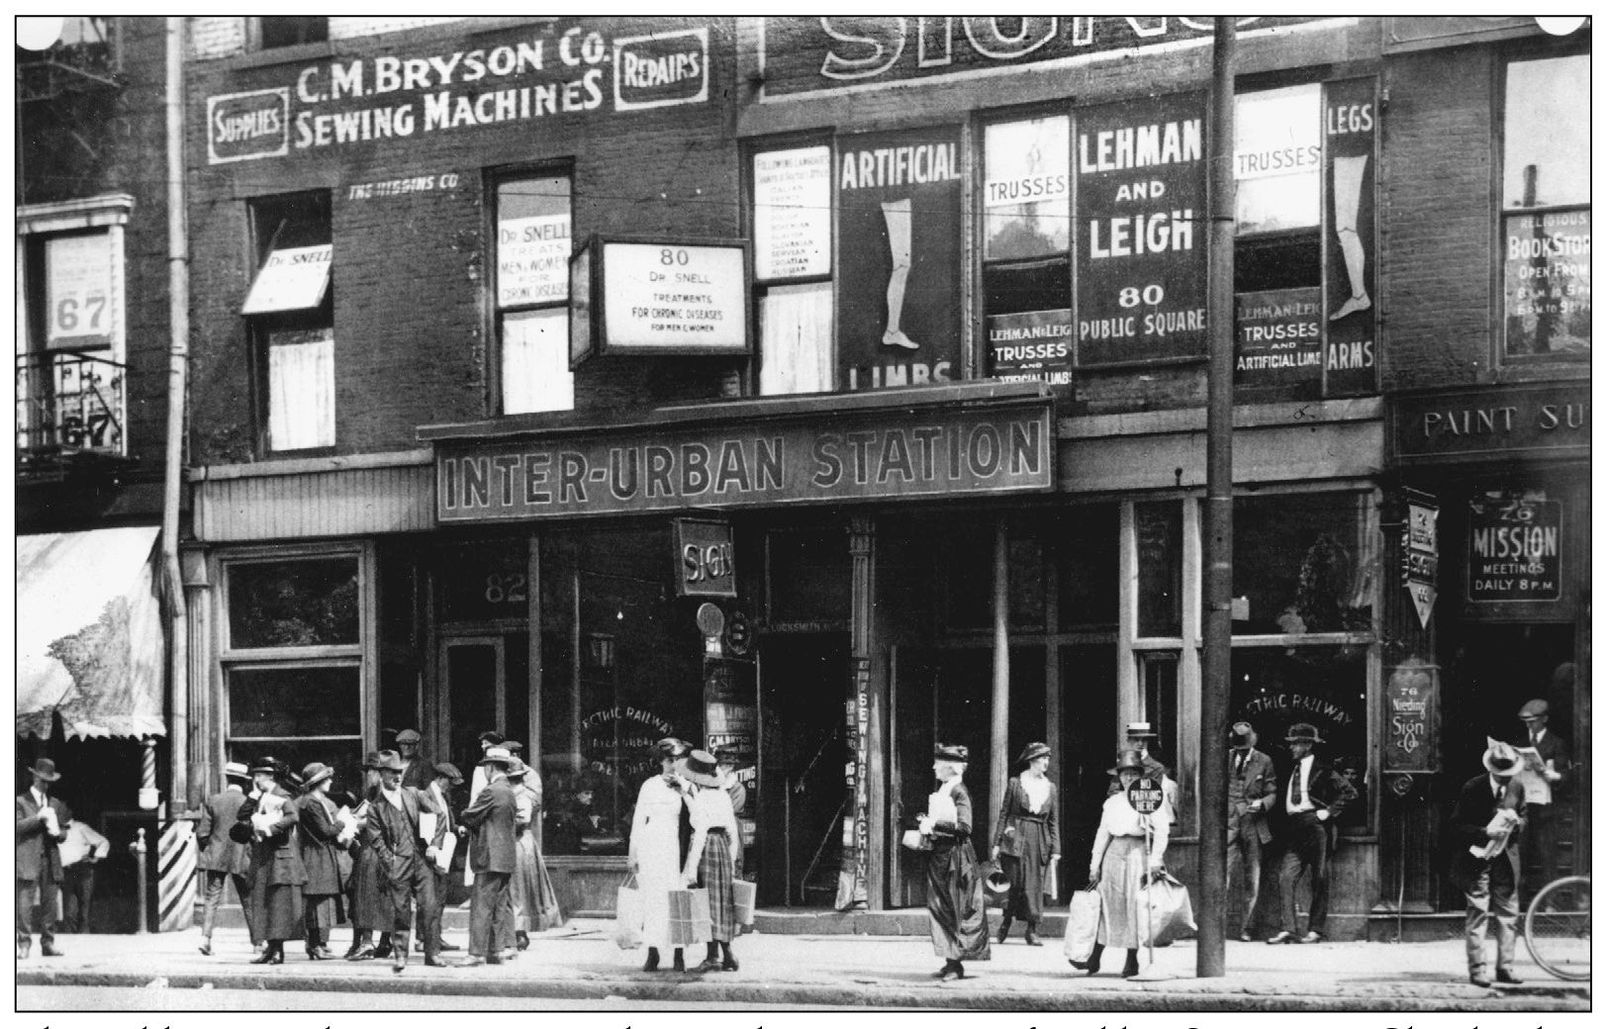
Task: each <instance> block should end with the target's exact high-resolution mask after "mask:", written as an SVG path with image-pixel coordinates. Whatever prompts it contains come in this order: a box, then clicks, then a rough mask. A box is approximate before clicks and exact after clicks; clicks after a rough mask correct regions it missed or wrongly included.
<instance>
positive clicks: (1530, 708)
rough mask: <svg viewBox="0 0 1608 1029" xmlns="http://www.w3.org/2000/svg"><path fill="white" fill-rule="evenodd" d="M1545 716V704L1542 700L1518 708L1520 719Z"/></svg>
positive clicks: (1532, 701) (1529, 702)
mask: <svg viewBox="0 0 1608 1029" xmlns="http://www.w3.org/2000/svg"><path fill="white" fill-rule="evenodd" d="M1546 716H1547V702H1546V701H1544V700H1539V699H1538V700H1531V701H1528V702H1526V703H1525V705H1524V706H1523V707H1521V708H1519V717H1520V718H1545V717H1546Z"/></svg>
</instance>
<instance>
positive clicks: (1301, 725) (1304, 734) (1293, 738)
mask: <svg viewBox="0 0 1608 1029" xmlns="http://www.w3.org/2000/svg"><path fill="white" fill-rule="evenodd" d="M1284 742H1285V743H1322V742H1323V737H1322V736H1319V735H1318V727H1317V726H1315V725H1312V724H1310V723H1308V722H1296V723H1295V724H1294V725H1292V726H1290V731H1289V732H1287V733H1285V734H1284Z"/></svg>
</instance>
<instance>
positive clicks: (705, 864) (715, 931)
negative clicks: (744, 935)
mask: <svg viewBox="0 0 1608 1029" xmlns="http://www.w3.org/2000/svg"><path fill="white" fill-rule="evenodd" d="M732 879H733V876H732V871H731V841H730V840H728V839H727V838H726V835H725V833H710V834H709V835H708V836H705V837H704V848H703V855H702V856H701V857H700V858H699V859H698V885H699V886H700V887H702V888H703V889H706V890H708V891H709V935H710V937H711V938H712V939H713V940H714V941H715V942H717V943H730V942H731V941H732V940H734V939H736V938H737V935H738V932H739V931H740V930H739V929H738V928H737V891H736V889H735V888H734V887H733V886H732Z"/></svg>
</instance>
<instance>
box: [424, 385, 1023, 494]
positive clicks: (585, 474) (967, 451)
mask: <svg viewBox="0 0 1608 1029" xmlns="http://www.w3.org/2000/svg"><path fill="white" fill-rule="evenodd" d="M1050 409H1051V402H1050V400H1049V399H1048V398H1044V399H1042V400H1041V399H1034V400H1033V401H1031V402H1029V403H1016V404H1011V405H1008V406H1006V405H1001V406H997V407H985V408H970V407H962V408H954V409H940V410H933V411H925V412H919V413H917V414H915V415H912V414H911V412H910V411H909V410H908V409H894V410H888V411H878V412H861V413H839V414H834V415H832V416H831V417H830V418H822V417H820V416H817V417H815V418H812V419H810V420H808V421H803V420H798V419H793V420H777V421H773V422H764V421H761V422H749V423H744V424H741V425H737V424H731V423H730V422H727V423H724V424H719V425H709V424H687V425H679V424H676V423H674V422H670V423H665V424H648V425H633V426H623V427H619V428H606V429H598V430H593V431H588V432H586V433H585V434H573V435H570V434H565V435H563V436H558V437H556V438H552V437H550V438H546V439H541V438H537V439H519V438H513V439H497V440H480V441H475V442H469V441H462V442H459V441H449V440H441V441H438V442H437V444H436V447H437V450H436V517H437V520H438V521H441V522H481V521H499V520H505V519H535V518H560V517H574V516H576V515H586V514H624V513H644V512H650V511H677V510H686V509H689V508H737V507H762V506H775V505H783V504H798V503H828V502H834V501H849V500H866V499H900V498H916V497H932V496H945V497H948V496H955V495H958V494H966V493H971V494H979V493H988V494H994V493H1024V492H1042V491H1045V490H1048V489H1050V488H1051V486H1052V484H1053V481H1054V462H1055V433H1054V426H1053V425H1052V423H1051V420H1050Z"/></svg>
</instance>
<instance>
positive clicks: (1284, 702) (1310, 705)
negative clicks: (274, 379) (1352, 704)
mask: <svg viewBox="0 0 1608 1029" xmlns="http://www.w3.org/2000/svg"><path fill="white" fill-rule="evenodd" d="M1272 711H1298V712H1302V713H1304V714H1312V715H1318V716H1321V717H1323V718H1327V719H1329V720H1330V721H1331V722H1333V723H1334V724H1335V725H1350V724H1351V722H1352V721H1353V718H1352V715H1351V712H1349V711H1347V710H1346V709H1344V708H1342V707H1341V706H1340V705H1339V704H1336V703H1335V702H1334V701H1332V700H1325V699H1323V698H1322V697H1313V696H1309V695H1307V694H1305V693H1272V694H1269V695H1267V696H1263V697H1253V698H1251V700H1250V701H1248V702H1247V703H1246V705H1245V714H1246V715H1247V716H1249V715H1257V714H1265V713H1267V712H1272Z"/></svg>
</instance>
